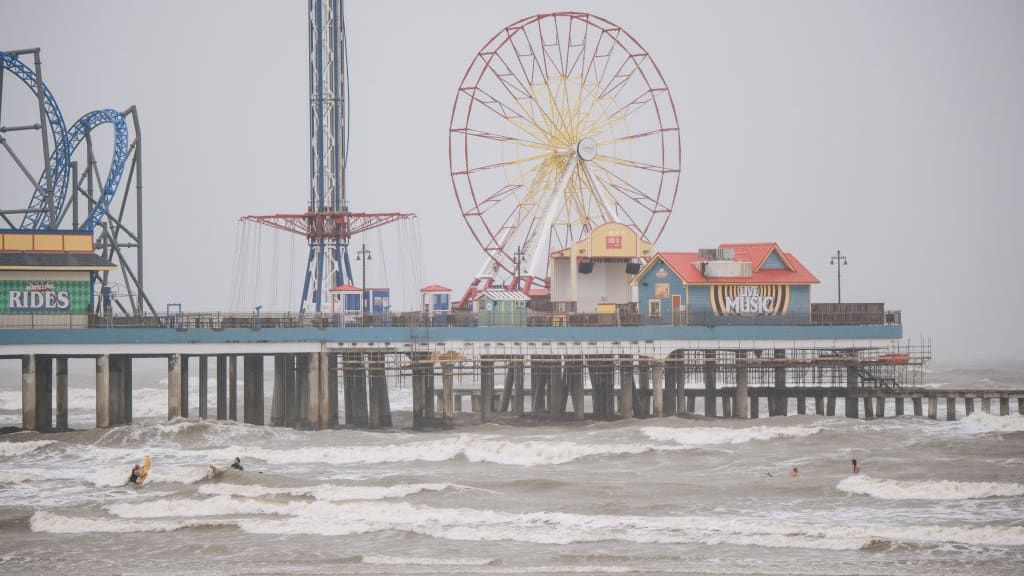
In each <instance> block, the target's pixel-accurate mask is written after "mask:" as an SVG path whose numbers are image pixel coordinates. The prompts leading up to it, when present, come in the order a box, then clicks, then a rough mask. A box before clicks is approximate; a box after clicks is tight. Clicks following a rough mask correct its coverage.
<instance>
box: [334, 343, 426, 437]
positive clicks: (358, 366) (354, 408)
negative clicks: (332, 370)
mask: <svg viewBox="0 0 1024 576" xmlns="http://www.w3.org/2000/svg"><path fill="white" fill-rule="evenodd" d="M363 356H364V355H363V354H362V353H361V352H346V353H344V354H342V360H341V361H342V364H341V373H342V384H343V385H344V391H343V394H344V396H345V425H347V426H351V427H353V428H366V427H367V426H369V425H370V412H369V406H368V400H369V399H368V393H367V390H366V361H365V359H364V357H363ZM428 366H431V374H430V380H429V381H428V380H424V382H425V383H426V384H428V385H429V384H430V383H431V382H432V380H433V373H432V366H433V365H432V364H429V365H428ZM428 387H429V388H430V389H431V390H430V392H431V394H432V393H433V386H428ZM433 406H434V400H433V398H427V399H426V407H427V411H428V412H429V413H430V414H431V416H432V415H433Z"/></svg>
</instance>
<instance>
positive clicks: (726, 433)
mask: <svg viewBox="0 0 1024 576" xmlns="http://www.w3.org/2000/svg"><path fill="white" fill-rule="evenodd" d="M640 430H641V432H643V433H644V434H645V435H646V436H647V437H648V438H650V439H652V440H657V441H661V442H675V443H677V444H681V445H686V446H708V445H714V444H743V443H746V442H750V441H753V440H773V439H776V438H803V437H805V436H811V435H814V434H817V433H818V432H821V431H822V429H821V428H818V427H814V426H751V427H747V428H724V427H682V428H668V427H662V426H649V427H645V428H641V429H640Z"/></svg>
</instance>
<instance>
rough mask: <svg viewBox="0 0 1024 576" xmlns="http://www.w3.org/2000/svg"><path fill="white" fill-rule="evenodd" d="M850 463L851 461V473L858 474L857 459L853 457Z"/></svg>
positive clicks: (858, 465)
mask: <svg viewBox="0 0 1024 576" xmlns="http://www.w3.org/2000/svg"><path fill="white" fill-rule="evenodd" d="M852 463H853V473H854V474H860V464H857V459H856V458H854V459H853V461H852Z"/></svg>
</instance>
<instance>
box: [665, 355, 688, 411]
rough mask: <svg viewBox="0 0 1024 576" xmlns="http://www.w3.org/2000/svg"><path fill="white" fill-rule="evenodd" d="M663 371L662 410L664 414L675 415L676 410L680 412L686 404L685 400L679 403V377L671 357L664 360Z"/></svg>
mask: <svg viewBox="0 0 1024 576" xmlns="http://www.w3.org/2000/svg"><path fill="white" fill-rule="evenodd" d="M664 372H665V389H664V391H663V392H662V402H661V403H662V410H663V414H664V415H665V416H675V415H676V413H677V412H681V411H682V409H685V408H686V405H685V400H683V403H682V404H680V397H679V394H678V392H677V390H678V385H679V384H678V383H679V378H678V376H677V374H678V368H677V367H676V365H675V361H674V359H673V358H671V357H669V358H668V359H667V360H665V364H664ZM680 406H681V407H682V409H681V408H680Z"/></svg>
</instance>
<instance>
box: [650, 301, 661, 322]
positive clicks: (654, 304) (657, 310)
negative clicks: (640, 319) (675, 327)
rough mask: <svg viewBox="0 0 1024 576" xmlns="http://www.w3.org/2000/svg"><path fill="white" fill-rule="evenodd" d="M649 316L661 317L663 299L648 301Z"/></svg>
mask: <svg viewBox="0 0 1024 576" xmlns="http://www.w3.org/2000/svg"><path fill="white" fill-rule="evenodd" d="M647 316H648V317H649V318H661V300H648V301H647Z"/></svg>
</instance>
